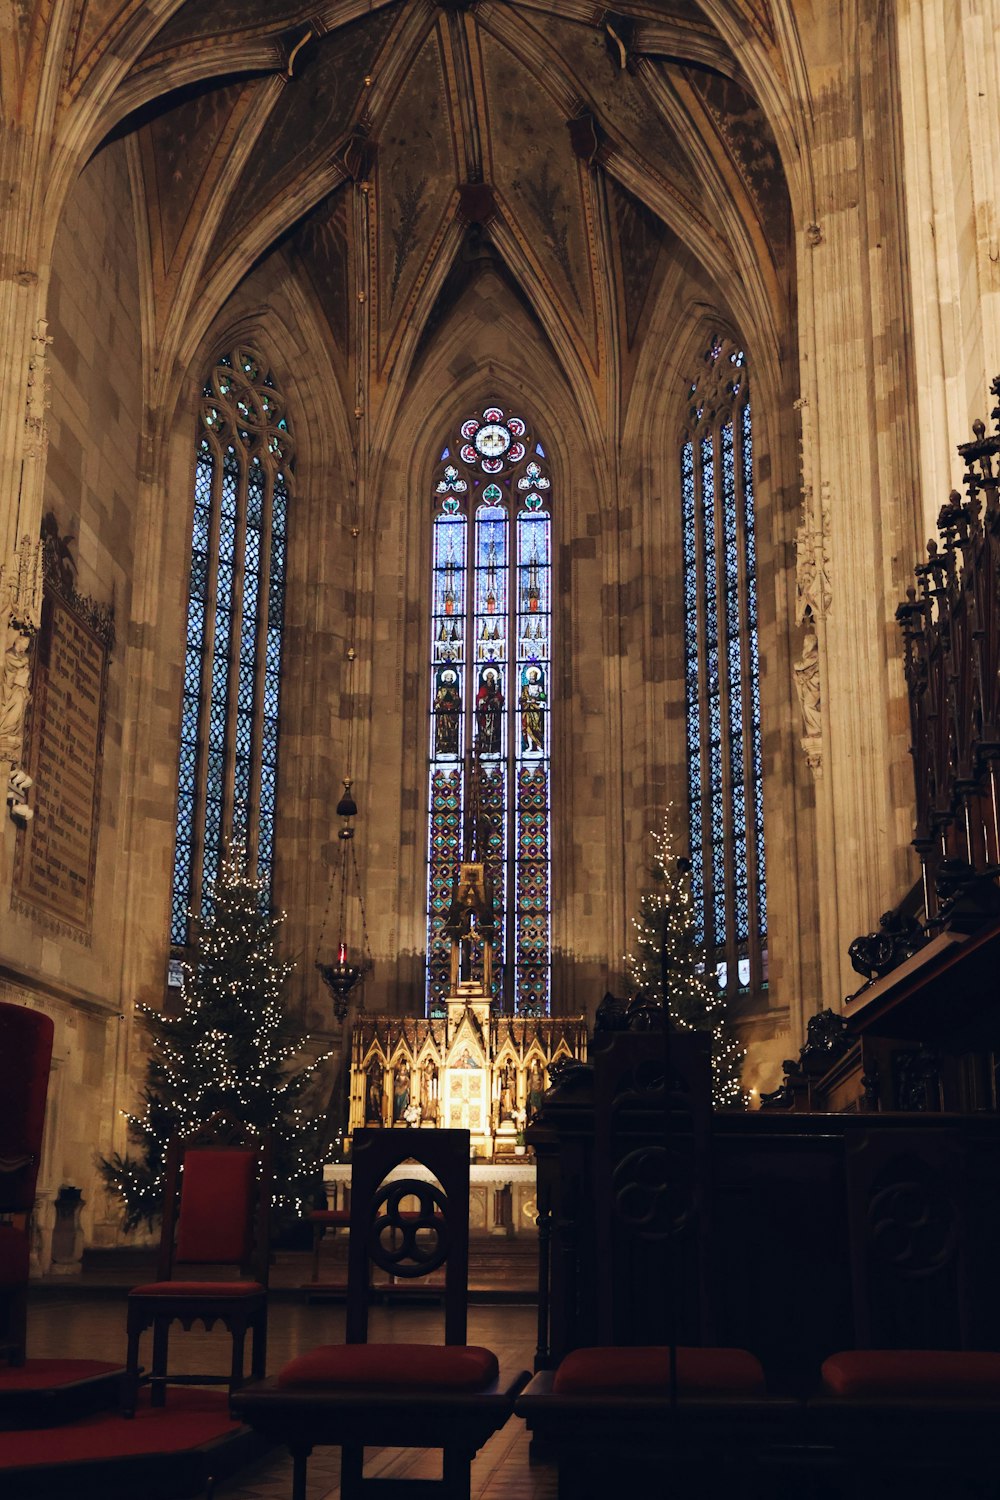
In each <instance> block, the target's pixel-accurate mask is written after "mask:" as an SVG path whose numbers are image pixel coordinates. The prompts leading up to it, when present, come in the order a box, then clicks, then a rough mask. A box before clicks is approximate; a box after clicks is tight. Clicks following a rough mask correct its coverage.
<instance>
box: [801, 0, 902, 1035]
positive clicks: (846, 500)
mask: <svg viewBox="0 0 1000 1500" xmlns="http://www.w3.org/2000/svg"><path fill="white" fill-rule="evenodd" d="M866 11H870V14H865V13H864V12H866ZM860 12H861V13H860V14H859V25H858V27H857V30H856V33H855V35H854V36H852V37H850V38H849V37H847V36H846V35H844V36H840V37H837V36H833V37H832V38H830V39H829V48H830V51H829V54H828V55H827V56H826V57H824V58H823V59H822V61H821V62H820V61H819V60H814V66H813V69H812V71H813V74H814V77H813V87H814V98H815V101H816V105H815V137H814V147H813V151H812V153H811V166H812V170H813V180H814V192H815V202H816V204H817V205H820V207H819V208H818V209H817V219H816V221H815V222H813V223H810V224H808V225H803V226H801V227H800V229H799V235H798V247H797V248H798V257H797V263H798V271H799V298H798V300H799V309H800V340H801V342H800V350H801V375H802V386H801V403H800V404H801V407H802V415H803V497H804V498H803V518H802V526H801V528H800V531H799V538H798V559H797V565H798V586H799V618H800V620H802V621H803V625H804V629H803V639H802V642H801V647H803V648H804V647H805V645H806V636H807V635H808V634H810V633H814V634H815V637H816V642H815V647H813V645H812V643H811V642H810V643H809V645H808V649H809V651H810V652H812V651H813V650H815V657H816V667H817V672H818V679H817V693H818V702H819V705H820V719H821V722H820V724H819V725H818V726H817V725H816V723H815V719H814V720H813V722H812V723H811V724H807V723H805V722H804V723H803V731H804V736H805V738H806V739H807V740H809V741H811V743H810V744H809V745H807V746H806V751H807V753H808V754H809V758H810V761H811V764H812V767H813V770H814V774H816V773H818V774H817V780H816V798H817V825H818V835H819V843H820V848H819V854H818V878H819V890H820V903H819V906H820V909H819V920H820V928H821V932H820V942H821V950H822V968H823V1004H824V1005H830V1006H833V1007H834V1008H839V1006H840V1004H841V1002H842V999H843V996H844V995H845V994H847V993H849V992H851V991H853V990H854V989H856V988H857V980H856V976H855V975H854V973H853V971H852V970H851V968H850V964H849V962H848V958H847V949H848V945H849V944H850V942H851V940H852V939H853V938H854V937H855V936H856V935H857V934H858V933H860V932H864V931H868V930H870V929H871V927H872V926H873V925H874V924H875V923H877V921H878V917H879V914H880V913H881V912H882V911H884V910H885V909H886V908H887V907H890V906H892V905H894V904H895V903H896V902H897V901H898V900H899V899H900V898H901V897H902V896H903V895H904V894H905V891H906V889H907V885H908V881H909V879H910V878H911V877H910V875H909V867H908V855H907V841H908V838H909V832H908V819H907V817H906V815H905V808H906V807H908V806H909V804H910V803H911V802H912V790H911V788H910V784H909V782H908V781H907V778H906V774H905V766H903V765H901V764H899V763H900V762H902V761H903V758H904V757H905V749H906V745H905V733H901V732H900V731H899V730H898V729H897V720H898V717H899V715H898V713H897V707H898V704H897V700H898V699H899V698H900V695H901V694H902V691H903V687H902V670H901V664H900V656H899V650H898V644H897V641H896V637H895V628H894V625H893V614H894V609H895V603H896V592H897V589H898V588H899V587H900V586H901V582H902V578H901V576H900V581H899V583H897V580H896V577H895V571H894V570H895V569H896V568H897V566H898V561H897V560H898V559H900V558H901V556H902V554H908V553H909V551H910V549H911V548H912V547H913V545H914V542H915V535H916V533H915V525H914V515H915V494H914V488H915V465H914V461H913V459H914V455H913V451H912V425H911V423H910V420H909V415H910V412H911V407H910V399H911V398H910V394H909V391H908V382H907V374H908V362H907V358H906V354H905V350H906V347H907V331H906V327H905V316H904V311H905V310H904V307H903V305H902V287H903V274H904V270H903V266H904V263H903V262H902V261H901V260H900V249H899V231H901V227H902V226H901V225H900V224H899V214H900V203H901V193H899V192H898V191H897V189H898V187H899V181H900V178H899V172H900V169H901V163H900V162H899V160H898V157H897V155H896V144H897V143H896V138H895V134H894V125H895V121H894V118H893V113H892V109H891V104H888V103H887V96H886V88H885V84H884V79H883V81H882V82H880V79H882V78H883V72H882V71H880V70H885V69H886V68H887V66H888V61H887V55H888V54H891V51H892V38H891V35H890V34H889V31H888V28H889V26H890V24H891V23H890V21H889V20H888V19H887V18H886V16H885V15H884V13H880V12H879V11H878V10H877V8H875V7H864V6H863V7H860ZM831 29H832V30H834V31H835V30H836V28H831ZM907 561H908V558H907ZM807 606H808V609H809V616H808V617H807V616H805V609H806V607H807ZM800 660H801V656H800ZM811 706H812V705H811ZM817 728H818V729H819V734H818V735H817V733H816V730H817Z"/></svg>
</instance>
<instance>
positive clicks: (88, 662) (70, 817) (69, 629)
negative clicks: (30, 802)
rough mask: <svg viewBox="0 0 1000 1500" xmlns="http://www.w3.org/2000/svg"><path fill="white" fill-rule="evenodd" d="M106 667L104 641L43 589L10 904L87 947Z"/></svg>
mask: <svg viewBox="0 0 1000 1500" xmlns="http://www.w3.org/2000/svg"><path fill="white" fill-rule="evenodd" d="M107 663H108V643H107V639H106V637H105V636H104V635H103V634H102V633H101V632H100V630H95V629H94V628H92V626H91V623H90V622H89V621H88V620H87V619H86V618H85V617H84V615H83V614H81V613H80V612H79V611H77V610H75V609H74V608H73V607H72V604H71V603H70V602H68V601H67V600H66V599H64V598H62V597H60V596H59V595H58V594H55V593H52V592H49V591H46V597H45V604H44V608H43V613H42V628H41V632H40V634H39V639H38V657H37V662H36V667H35V680H34V685H33V688H32V701H31V708H30V713H31V719H30V731H29V746H28V771H29V772H30V774H31V776H32V777H33V778H34V782H35V787H34V793H33V799H34V809H35V816H34V818H33V820H32V821H31V822H30V823H28V824H27V826H26V827H25V828H23V829H22V830H21V831H20V832H19V833H18V840H17V855H16V862H15V868H14V890H13V904H14V906H15V908H16V909H17V910H18V911H20V912H22V913H23V914H24V915H25V916H30V917H34V918H36V919H40V920H42V921H43V922H45V924H46V925H47V926H49V927H50V928H54V929H55V930H57V931H59V932H62V933H63V934H65V935H66V936H69V937H72V938H75V939H76V940H77V941H78V942H81V943H85V944H88V945H89V943H90V941H91V931H92V921H93V904H94V868H95V864H96V860H97V834H98V819H99V809H100V794H101V757H102V749H103V737H104V694H105V680H106V676H107Z"/></svg>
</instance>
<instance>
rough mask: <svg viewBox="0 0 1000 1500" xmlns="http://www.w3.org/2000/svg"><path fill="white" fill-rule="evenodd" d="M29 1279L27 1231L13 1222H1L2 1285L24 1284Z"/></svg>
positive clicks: (0, 1264)
mask: <svg viewBox="0 0 1000 1500" xmlns="http://www.w3.org/2000/svg"><path fill="white" fill-rule="evenodd" d="M27 1279H28V1236H27V1233H26V1232H25V1231H24V1230H23V1229H18V1228H16V1226H15V1225H13V1224H0V1286H22V1285H23V1284H24V1282H26V1281H27Z"/></svg>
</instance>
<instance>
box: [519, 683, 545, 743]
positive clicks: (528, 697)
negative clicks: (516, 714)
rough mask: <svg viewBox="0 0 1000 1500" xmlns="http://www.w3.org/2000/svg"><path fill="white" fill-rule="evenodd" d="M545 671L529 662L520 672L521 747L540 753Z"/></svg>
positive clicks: (543, 723)
mask: <svg viewBox="0 0 1000 1500" xmlns="http://www.w3.org/2000/svg"><path fill="white" fill-rule="evenodd" d="M545 703H546V699H545V673H544V672H543V671H542V669H541V667H540V666H538V665H537V663H534V662H531V663H529V664H528V666H526V667H525V668H524V670H523V671H522V673H521V749H522V750H523V751H524V752H525V753H526V754H529V755H530V754H537V755H541V754H542V752H543V751H544V749H545Z"/></svg>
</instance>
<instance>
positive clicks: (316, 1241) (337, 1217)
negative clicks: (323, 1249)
mask: <svg viewBox="0 0 1000 1500" xmlns="http://www.w3.org/2000/svg"><path fill="white" fill-rule="evenodd" d="M348 1198H350V1192H348ZM306 1219H307V1221H308V1223H310V1224H311V1225H312V1232H313V1243H312V1280H313V1283H316V1282H317V1281H319V1254H320V1246H321V1245H322V1243H323V1236H324V1234H325V1233H326V1231H327V1230H328V1229H332V1230H333V1231H334V1232H336V1231H337V1230H338V1229H349V1228H350V1224H351V1210H350V1207H346V1208H314V1209H312V1210H311V1211H310V1212H309V1213H307V1214H306Z"/></svg>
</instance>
